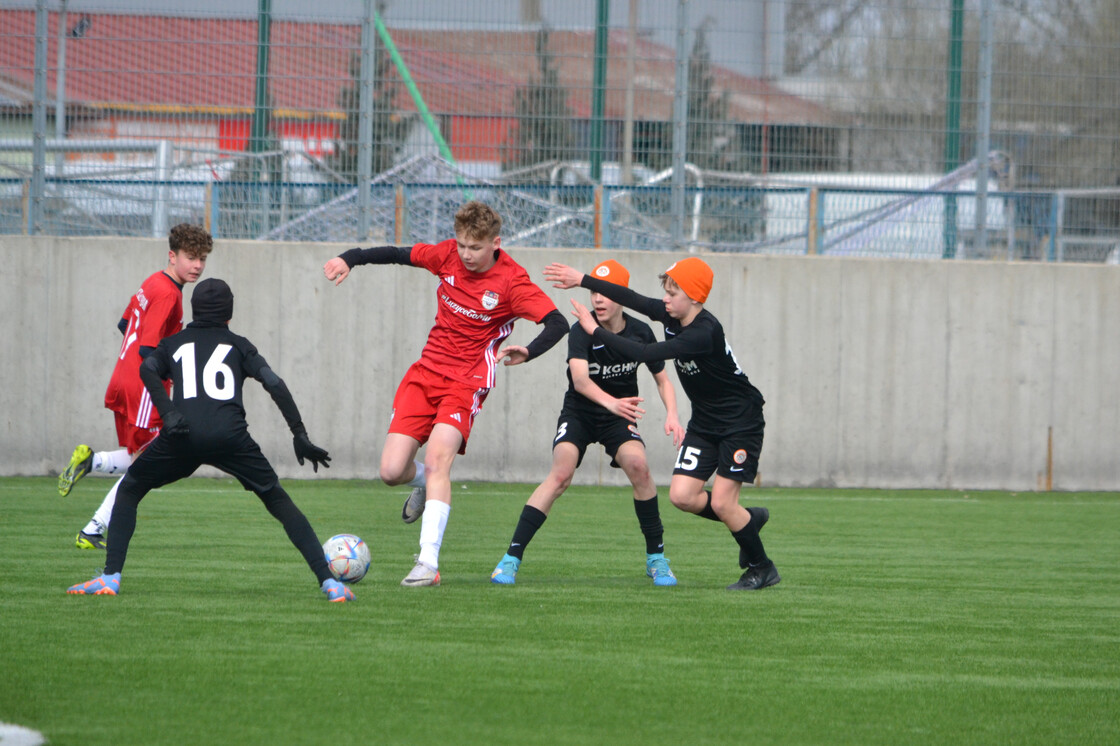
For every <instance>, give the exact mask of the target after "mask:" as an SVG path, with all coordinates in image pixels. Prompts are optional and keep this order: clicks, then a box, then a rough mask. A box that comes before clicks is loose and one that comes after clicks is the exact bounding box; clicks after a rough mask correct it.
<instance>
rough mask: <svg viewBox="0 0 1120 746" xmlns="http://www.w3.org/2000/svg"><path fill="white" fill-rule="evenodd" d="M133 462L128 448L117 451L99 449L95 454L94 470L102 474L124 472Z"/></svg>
mask: <svg viewBox="0 0 1120 746" xmlns="http://www.w3.org/2000/svg"><path fill="white" fill-rule="evenodd" d="M131 464H132V456H129V455H128V449H127V448H121V449H119V450H116V451H98V452H97V453H95V454H93V470H94V471H96V472H99V473H101V474H123V473H124V472H126V471H128V467H129V466H130V465H131Z"/></svg>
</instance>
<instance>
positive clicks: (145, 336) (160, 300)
mask: <svg viewBox="0 0 1120 746" xmlns="http://www.w3.org/2000/svg"><path fill="white" fill-rule="evenodd" d="M157 288H158V290H157V289H153V292H152V293H151V296H152V297H150V298H149V299H148V307H147V308H146V309H145V310H144V313H143V315H142V317H141V319H140V336H139V337H138V338H137V340H136V343H137V344H138V345H139V346H140V347H156V346H158V345H159V342H160V340H161V339H163V338H164V337H166V336H168V335H171V334H174V333H175V332H177V331H179V329H180V328H181V326H182V323H183V301H182V298H183V294H182V292H181V291H180V290H179V288H177V287H175V286H174V284H173V283H172V282H171V280H170V279H168V280H167V282H166V284H160V285H158V286H157Z"/></svg>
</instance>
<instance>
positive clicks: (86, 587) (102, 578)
mask: <svg viewBox="0 0 1120 746" xmlns="http://www.w3.org/2000/svg"><path fill="white" fill-rule="evenodd" d="M120 590H121V574H120V573H119V572H115V573H113V574H112V575H104V574H102V575H98V576H97V577H95V578H94V579H93V580H87V581H86V582H84V583H78V584H77V585H72V586H70V587H69V588H67V589H66V592H67V593H73V594H76V595H86V596H115V595H117V594H118V593H120Z"/></svg>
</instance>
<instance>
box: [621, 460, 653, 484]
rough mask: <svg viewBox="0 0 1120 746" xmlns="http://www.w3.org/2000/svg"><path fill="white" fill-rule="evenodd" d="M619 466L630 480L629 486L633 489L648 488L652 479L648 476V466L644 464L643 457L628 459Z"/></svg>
mask: <svg viewBox="0 0 1120 746" xmlns="http://www.w3.org/2000/svg"><path fill="white" fill-rule="evenodd" d="M619 466H621V467H622V471H624V472H625V473H626V476H627V477H629V479H630V484H632V485H634V486H635V487H643V486H648V485H649V483H650V482H652V481H653V478H652V477H650V474H649V464H648V463H646V460H645V457H642V458H635V459H628V460H626V461H623V462H622V463H621V464H619Z"/></svg>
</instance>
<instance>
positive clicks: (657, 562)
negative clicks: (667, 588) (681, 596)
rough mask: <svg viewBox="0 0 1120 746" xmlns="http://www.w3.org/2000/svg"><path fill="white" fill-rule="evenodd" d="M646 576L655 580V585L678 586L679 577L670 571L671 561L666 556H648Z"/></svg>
mask: <svg viewBox="0 0 1120 746" xmlns="http://www.w3.org/2000/svg"><path fill="white" fill-rule="evenodd" d="M646 575H649V576H650V577H651V578H653V584H654V585H676V584H677V576H676V575H674V574H673V571H672V570H670V569H669V560H668V559H666V557H665V555H664V554H660V553H658V554H647V555H646Z"/></svg>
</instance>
